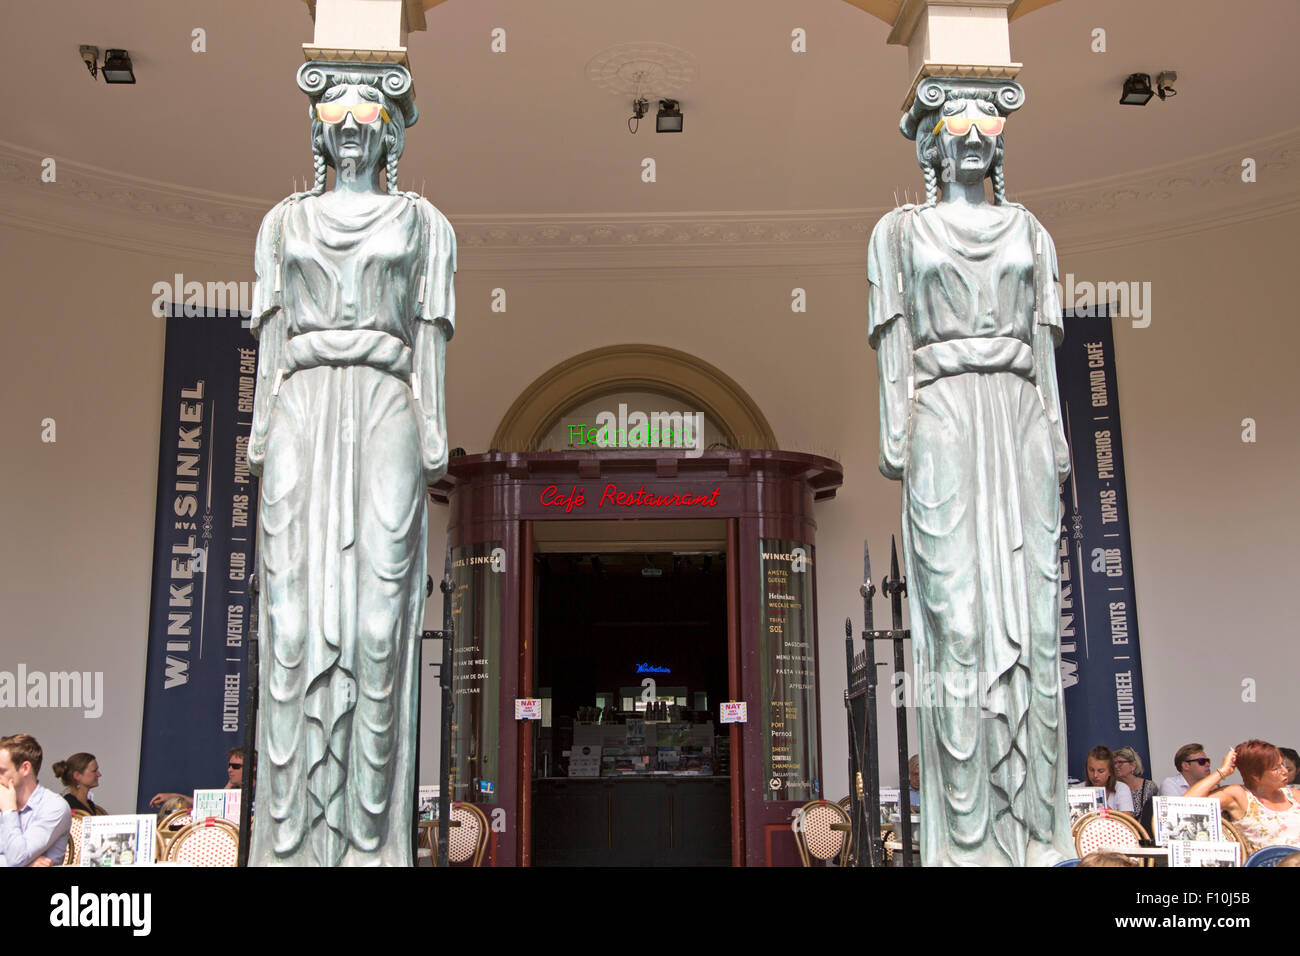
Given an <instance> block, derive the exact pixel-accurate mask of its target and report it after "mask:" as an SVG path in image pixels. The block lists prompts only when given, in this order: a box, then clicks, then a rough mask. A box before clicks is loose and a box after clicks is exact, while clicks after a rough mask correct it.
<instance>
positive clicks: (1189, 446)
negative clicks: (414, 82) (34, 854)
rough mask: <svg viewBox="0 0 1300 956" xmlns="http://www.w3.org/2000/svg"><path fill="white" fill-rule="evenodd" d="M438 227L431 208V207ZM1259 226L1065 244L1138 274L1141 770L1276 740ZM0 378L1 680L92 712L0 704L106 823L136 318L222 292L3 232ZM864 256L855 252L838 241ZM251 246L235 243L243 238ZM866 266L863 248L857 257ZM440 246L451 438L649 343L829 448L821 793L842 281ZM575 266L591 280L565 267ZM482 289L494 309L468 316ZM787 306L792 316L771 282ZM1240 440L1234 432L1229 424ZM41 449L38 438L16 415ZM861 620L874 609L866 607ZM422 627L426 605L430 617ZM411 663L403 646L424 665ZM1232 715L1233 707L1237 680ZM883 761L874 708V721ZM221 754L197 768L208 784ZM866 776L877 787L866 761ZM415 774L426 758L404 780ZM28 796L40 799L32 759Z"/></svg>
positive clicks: (151, 393)
mask: <svg viewBox="0 0 1300 956" xmlns="http://www.w3.org/2000/svg"><path fill="white" fill-rule="evenodd" d="M453 218H454V217H453ZM1285 223H1286V220H1285V219H1283V218H1280V217H1278V218H1273V219H1267V220H1258V221H1254V222H1247V223H1241V224H1236V225H1231V226H1227V227H1223V228H1219V229H1216V230H1213V231H1205V232H1198V233H1195V234H1190V235H1183V236H1180V237H1175V238H1170V239H1166V240H1164V241H1162V242H1159V243H1147V244H1143V245H1130V246H1125V247H1121V248H1114V249H1103V250H1098V251H1089V252H1082V253H1079V254H1077V255H1075V254H1071V253H1070V250H1069V249H1068V248H1066V247H1062V248H1061V250H1060V254H1061V261H1062V267H1063V269H1065V270H1068V271H1072V272H1074V274H1075V275H1076V277H1077V278H1079V279H1090V280H1123V279H1136V280H1139V281H1149V282H1151V284H1152V298H1153V304H1154V309H1153V320H1152V323H1151V326H1150V327H1149V328H1146V329H1133V328H1131V327H1127V326H1126V325H1123V324H1118V323H1117V326H1116V340H1117V345H1116V351H1117V361H1118V366H1119V389H1120V407H1121V414H1122V417H1123V428H1124V443H1125V451H1126V462H1125V464H1126V467H1127V471H1128V491H1129V503H1130V525H1131V530H1132V538H1133V551H1134V561H1135V578H1136V584H1137V598H1138V626H1139V633H1140V635H1141V648H1142V655H1143V660H1144V676H1145V679H1146V694H1147V706H1148V718H1149V723H1150V734H1151V743H1152V748H1153V751H1154V755H1155V756H1154V760H1153V763H1154V764H1155V767H1154V770H1153V771H1152V772H1153V774H1154V775H1155V776H1157V777H1162V776H1165V775H1167V774H1168V773H1170V772H1172V771H1171V770H1170V769H1169V762H1170V758H1171V757H1172V754H1173V751H1174V750H1175V749H1176V748H1177V747H1178V746H1179V745H1180V744H1181V743H1184V742H1186V741H1187V739H1189V738H1194V739H1197V740H1199V741H1200V742H1202V743H1204V744H1206V745H1207V746H1208V747H1209V748H1210V751H1211V755H1212V757H1213V758H1214V759H1215V760H1218V759H1219V757H1220V756H1221V755H1222V751H1223V750H1225V749H1226V748H1227V747H1228V746H1230V745H1232V744H1235V743H1237V742H1239V741H1241V740H1243V739H1245V738H1247V737H1249V736H1254V735H1262V736H1264V737H1265V738H1269V739H1274V740H1275V742H1278V743H1281V744H1291V745H1294V744H1296V743H1297V741H1296V740H1295V739H1287V735H1288V734H1289V733H1291V732H1292V728H1293V727H1294V726H1295V725H1294V720H1293V718H1292V716H1291V709H1290V707H1289V706H1288V705H1289V704H1290V695H1289V693H1288V692H1289V691H1290V689H1291V685H1292V684H1293V682H1294V675H1295V673H1296V670H1297V666H1296V665H1297V664H1298V663H1300V649H1298V648H1297V645H1296V643H1295V642H1294V641H1293V640H1292V639H1291V632H1292V631H1293V630H1294V628H1293V627H1289V626H1288V625H1289V599H1290V597H1291V594H1290V593H1289V592H1290V591H1291V590H1293V589H1294V581H1295V571H1294V568H1295V560H1294V558H1293V556H1292V554H1291V541H1293V540H1294V539H1295V537H1296V535H1297V532H1298V531H1300V517H1298V515H1300V509H1297V508H1296V506H1295V504H1294V497H1295V494H1296V492H1297V490H1300V489H1297V479H1296V475H1297V466H1298V465H1300V460H1298V459H1300V452H1298V451H1297V445H1296V441H1295V436H1296V435H1297V434H1300V421H1297V419H1298V418H1300V411H1298V403H1297V402H1296V401H1295V387H1294V386H1293V385H1292V384H1291V382H1292V380H1293V378H1292V369H1291V368H1290V365H1291V363H1292V356H1293V354H1294V353H1295V351H1296V349H1297V346H1300V332H1297V330H1296V326H1295V324H1294V319H1295V307H1294V305H1292V304H1291V301H1292V300H1291V296H1290V291H1291V290H1290V283H1288V282H1287V277H1288V275H1289V266H1290V263H1289V261H1288V259H1289V256H1288V252H1287V249H1288V243H1289V241H1290V237H1289V235H1288V234H1287V233H1286V232H1284V226H1285ZM2 243H3V244H2V245H0V262H2V263H3V265H0V270H2V273H0V274H2V275H3V277H4V279H5V288H6V289H7V290H8V295H9V302H8V307H9V309H8V315H9V318H8V321H7V323H6V324H7V326H8V327H7V329H6V331H7V334H8V344H9V347H10V350H11V351H10V355H11V358H10V362H9V368H8V369H6V375H5V376H4V379H3V384H2V385H0V389H2V391H3V402H0V437H2V438H3V441H4V446H3V447H4V448H5V456H4V461H5V475H6V478H5V492H6V493H5V495H4V498H3V505H2V507H3V522H4V523H3V526H4V527H5V528H6V529H7V532H8V534H7V535H6V536H5V539H4V543H3V546H0V595H2V599H3V607H4V610H5V620H4V639H3V650H2V652H0V670H10V671H12V670H15V669H16V667H17V664H18V663H19V662H21V663H24V664H26V665H27V667H28V668H29V669H30V670H67V669H71V668H76V669H78V670H89V671H103V672H104V680H105V689H104V693H105V697H106V702H105V706H104V712H103V715H102V716H101V717H99V718H97V719H88V718H86V717H84V716H82V715H81V714H79V713H74V712H68V711H59V710H43V711H25V710H24V711H17V712H8V711H0V731H3V732H6V733H7V732H13V731H17V730H26V731H29V732H31V733H33V734H35V735H36V736H37V737H38V738H39V739H40V740H41V742H42V743H43V744H44V746H45V747H46V752H47V756H46V765H47V767H48V766H49V765H50V764H52V763H53V762H54V761H55V760H56V759H60V758H62V757H63V756H66V755H67V754H69V753H72V752H74V751H77V750H89V751H91V752H94V753H96V754H97V756H98V757H99V760H100V765H101V768H102V769H103V770H104V774H105V776H104V780H103V783H102V785H101V788H100V791H99V793H98V794H97V796H98V798H99V801H100V802H101V803H102V804H103V805H104V806H107V807H109V808H110V809H112V810H127V809H129V808H130V807H131V806H132V805H133V803H134V798H135V778H136V765H137V762H138V758H139V739H140V718H141V710H142V695H143V686H144V662H145V640H146V633H147V628H148V614H149V586H150V561H151V549H152V543H153V532H154V526H153V522H154V516H153V508H154V500H155V494H156V487H155V483H156V478H157V451H158V414H159V396H160V393H161V387H162V369H161V364H162V356H163V325H162V323H161V321H159V320H157V319H154V318H152V317H151V316H150V314H149V306H150V303H151V301H152V295H151V292H150V287H151V286H152V284H153V283H154V282H156V281H159V280H162V279H169V278H170V276H171V275H172V273H174V272H178V271H179V272H184V273H185V274H186V275H187V277H190V276H192V277H194V278H200V279H205V280H206V279H208V278H213V279H225V278H241V277H247V276H239V275H237V274H234V275H227V274H226V273H231V272H232V270H231V269H230V268H229V267H223V269H222V273H221V274H213V271H214V270H213V267H211V265H210V264H206V263H204V262H201V261H195V260H185V259H178V258H172V257H163V256H158V255H151V254H145V253H136V252H127V251H124V250H119V249H114V248H111V247H109V246H107V245H104V244H100V243H92V242H88V241H83V240H79V239H70V238H64V237H60V236H55V235H49V234H46V233H44V232H36V231H18V230H14V229H10V228H6V231H5V233H4V235H3V241H2ZM864 245H865V243H864ZM250 247H251V243H250ZM863 258H864V259H865V248H864V256H863ZM474 263H475V259H474V256H473V255H472V254H470V252H469V250H465V251H464V252H463V254H462V258H461V265H462V273H461V275H460V277H459V278H458V282H457V297H458V300H459V316H458V322H457V326H458V332H457V334H456V337H455V339H454V340H453V341H452V343H451V345H450V347H449V351H448V368H449V372H448V414H449V419H450V422H451V434H450V439H451V444H452V446H453V447H454V446H456V445H460V446H463V447H465V448H466V449H468V450H470V451H480V450H484V449H485V448H486V445H487V443H488V441H489V439H490V437H491V435H492V432H493V430H494V429H495V427H496V426H497V424H498V422H499V421H500V418H501V416H502V415H503V414H504V413H505V411H506V409H507V408H509V406H510V404H511V402H513V400H514V398H515V397H516V395H517V393H518V391H519V390H520V389H521V388H523V387H525V386H526V385H527V384H528V383H529V382H531V381H532V380H533V379H535V378H536V377H537V376H538V375H539V374H541V373H542V372H544V371H545V370H547V369H548V368H550V367H551V366H553V365H555V364H556V363H558V362H560V361H562V360H564V359H566V358H568V357H570V356H572V355H574V354H575V353H578V352H582V351H585V350H587V349H591V348H596V347H599V346H603V345H613V344H618V343H625V342H652V343H656V344H661V345H665V346H669V347H673V348H678V349H683V350H688V351H692V352H694V353H695V354H697V355H699V356H700V357H702V358H703V359H705V360H706V361H708V362H711V363H713V364H715V365H716V366H718V367H719V368H720V369H722V370H723V371H724V372H725V373H726V374H728V375H729V376H731V377H732V378H734V379H735V380H736V381H737V382H738V383H739V384H740V385H741V386H742V387H743V388H745V389H746V390H748V392H749V394H750V395H751V397H752V398H753V399H754V400H755V401H756V402H757V403H758V405H759V406H760V407H761V408H762V410H763V412H764V414H765V415H766V416H767V418H768V420H769V422H770V423H771V424H772V427H773V429H774V430H775V432H776V434H777V437H778V439H779V440H780V442H781V444H782V446H783V447H785V448H789V449H792V450H800V451H810V452H816V453H822V454H830V455H833V456H834V457H836V458H837V459H838V460H839V461H840V462H841V463H842V464H843V465H844V474H845V481H844V487H843V488H842V489H841V491H840V493H839V495H838V496H837V497H836V498H835V499H834V500H832V501H829V502H825V503H823V504H821V505H819V506H818V512H817V515H818V522H819V526H820V531H819V534H818V552H819V553H818V567H819V579H818V590H819V607H818V612H819V617H820V631H821V651H820V653H821V674H820V676H821V702H822V719H823V726H822V734H823V756H824V761H825V766H826V767H827V771H826V773H827V778H826V790H827V793H828V795H829V796H831V797H832V798H834V797H838V796H840V795H842V794H843V793H845V792H847V771H846V769H845V761H846V759H847V758H846V749H845V730H844V711H843V706H842V703H841V691H842V690H843V686H844V684H843V682H844V674H843V643H842V635H843V631H842V623H843V620H844V618H845V617H846V616H851V617H852V618H853V621H854V629H855V632H856V631H857V630H859V629H860V628H861V613H862V605H861V600H860V599H859V597H858V592H857V588H858V585H859V583H860V576H861V551H862V539H863V537H864V536H865V537H867V538H869V539H870V541H871V544H872V550H873V555H874V562H873V564H874V567H875V568H876V569H877V577H878V578H879V577H880V576H881V572H882V571H883V568H884V566H885V563H884V562H885V561H886V558H887V554H888V542H889V536H890V535H891V534H893V533H896V529H897V526H898V505H899V498H898V486H897V485H896V484H895V483H892V482H889V481H886V480H885V479H884V478H882V477H881V476H880V475H879V473H878V472H877V471H876V455H877V441H878V428H877V419H876V375H875V356H874V353H873V352H871V351H870V349H869V348H868V346H867V344H866V321H865V312H866V282H865V278H864V277H863V276H862V275H861V274H860V273H852V274H850V273H848V272H846V271H844V270H838V269H825V268H794V267H790V268H763V269H744V268H741V267H726V268H708V267H705V268H683V269H680V270H678V271H676V272H675V273H673V272H668V271H664V270H647V271H646V272H645V273H644V275H641V274H632V275H631V276H628V275H627V274H626V273H624V274H621V275H619V276H618V277H603V278H602V277H600V276H599V275H598V274H597V277H596V278H590V277H589V276H584V275H582V274H579V273H558V272H557V273H555V274H553V275H547V276H538V275H537V274H535V273H533V274H531V275H529V276H528V277H526V278H511V277H510V276H508V275H494V274H491V273H490V272H487V271H484V270H480V269H476V268H475V264H474ZM589 275H590V274H589ZM502 286H504V287H506V288H507V290H508V293H509V299H508V302H509V306H508V311H507V312H506V313H504V314H502V313H493V312H491V311H490V309H489V303H490V301H491V290H492V289H493V288H497V287H502ZM794 287H802V288H804V289H806V290H807V296H808V311H807V312H806V313H802V314H799V313H792V312H791V309H790V302H791V289H793V288H794ZM1247 416H1250V417H1253V418H1254V419H1255V420H1256V422H1257V424H1258V436H1259V440H1258V441H1257V442H1256V443H1255V444H1243V443H1242V441H1241V439H1240V434H1241V424H1240V423H1241V420H1242V419H1243V418H1245V417H1247ZM46 417H53V418H55V419H56V421H57V429H58V432H57V435H58V440H57V442H55V443H54V444H45V443H42V442H41V440H40V433H41V424H40V423H41V420H42V419H44V418H46ZM444 533H445V511H444V510H443V509H441V508H439V507H437V506H434V507H432V509H431V512H430V555H431V564H430V567H431V569H438V568H441V560H442V549H443V542H444ZM885 613H886V605H885V604H884V602H883V600H878V602H877V614H878V615H884V614H885ZM439 622H440V611H439V609H438V608H437V606H436V602H435V603H434V604H431V606H430V614H429V617H428V618H427V625H426V626H429V627H436V626H438V624H439ZM430 659H432V658H431V657H430V656H428V655H426V660H430ZM424 671H425V673H426V678H427V680H428V681H429V682H428V683H426V687H425V689H426V693H425V696H424V719H423V724H422V726H423V731H424V733H423V738H422V739H423V747H422V750H423V759H424V761H425V766H426V767H428V768H432V767H434V766H435V764H434V763H433V760H434V743H435V741H436V738H437V723H436V720H437V706H436V692H435V691H434V690H433V683H432V677H431V673H432V672H431V671H430V670H429V669H428V668H424ZM1247 679H1250V680H1254V681H1255V682H1256V695H1257V697H1256V700H1255V701H1254V702H1253V703H1245V702H1243V700H1242V693H1243V689H1242V682H1243V681H1244V680H1247ZM881 745H882V748H883V750H882V753H883V754H884V760H883V761H882V762H883V763H884V764H885V766H890V765H892V760H891V759H890V757H889V754H890V753H891V748H892V747H893V725H892V715H891V716H889V717H887V719H886V721H885V725H884V726H883V727H882V734H881ZM221 763H222V761H221V760H220V755H214V756H213V771H212V775H211V780H209V781H195V782H194V783H208V784H219V783H220V782H221V781H222V779H223V777H222V767H221ZM885 776H886V778H887V782H888V778H890V777H891V776H892V775H890V774H889V772H888V771H886V772H885ZM422 777H423V778H424V779H425V780H430V781H431V780H433V779H434V775H433V772H432V770H428V771H426V772H425V773H424V774H422ZM42 782H44V783H45V784H46V785H47V786H48V785H52V784H53V779H52V775H51V774H49V772H48V770H46V771H43V772H42Z"/></svg>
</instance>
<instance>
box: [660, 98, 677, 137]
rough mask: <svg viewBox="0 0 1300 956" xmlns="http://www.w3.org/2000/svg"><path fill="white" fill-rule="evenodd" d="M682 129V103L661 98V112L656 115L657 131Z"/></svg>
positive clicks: (671, 131)
mask: <svg viewBox="0 0 1300 956" xmlns="http://www.w3.org/2000/svg"><path fill="white" fill-rule="evenodd" d="M681 131H682V110H681V104H680V103H678V102H677V101H676V100H660V101H659V114H658V115H657V116H656V117H655V132H656V133H680V132H681Z"/></svg>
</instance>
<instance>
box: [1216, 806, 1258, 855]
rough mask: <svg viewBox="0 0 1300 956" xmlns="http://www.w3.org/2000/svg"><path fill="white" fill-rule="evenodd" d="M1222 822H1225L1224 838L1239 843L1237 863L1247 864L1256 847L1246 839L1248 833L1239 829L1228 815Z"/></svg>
mask: <svg viewBox="0 0 1300 956" xmlns="http://www.w3.org/2000/svg"><path fill="white" fill-rule="evenodd" d="M1221 822H1222V824H1223V839H1224V840H1228V841H1231V842H1232V843H1235V844H1237V865H1238V866H1245V865H1246V858H1247V857H1249V856H1250V854H1251V851H1252V850H1254V849H1255V847H1254V846H1253V845H1252V844H1251V842H1250V841H1249V840H1247V839H1246V835H1245V834H1244V833H1242V832H1241V830H1239V829H1237V825H1236V824H1235V823H1233V822H1232V821H1231V820H1229V819H1228V818H1227V817H1226V816H1225V817H1224V818H1223V820H1222V821H1221Z"/></svg>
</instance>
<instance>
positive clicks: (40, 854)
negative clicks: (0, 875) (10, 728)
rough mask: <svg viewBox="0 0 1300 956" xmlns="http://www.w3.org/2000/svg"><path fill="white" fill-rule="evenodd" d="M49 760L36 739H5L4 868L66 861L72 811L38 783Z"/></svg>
mask: <svg viewBox="0 0 1300 956" xmlns="http://www.w3.org/2000/svg"><path fill="white" fill-rule="evenodd" d="M43 756H44V753H43V752H42V750H41V745H40V744H38V743H37V742H36V738H35V737H32V736H31V735H30V734H15V735H14V736H12V737H5V738H3V739H0V867H3V866H33V865H35V866H49V865H51V864H55V865H57V864H59V863H62V862H63V853H64V851H65V850H66V849H67V846H68V830H69V829H70V828H71V826H72V811H71V810H70V809H69V808H68V804H67V801H65V800H64V799H63V798H62V797H60V796H59V795H58V794H56V793H51V792H50V791H49V790H46V789H45V788H44V787H42V786H41V785H40V784H39V783H37V782H36V775H37V774H38V773H40V770H41V758H42V757H43ZM47 861H48V862H47Z"/></svg>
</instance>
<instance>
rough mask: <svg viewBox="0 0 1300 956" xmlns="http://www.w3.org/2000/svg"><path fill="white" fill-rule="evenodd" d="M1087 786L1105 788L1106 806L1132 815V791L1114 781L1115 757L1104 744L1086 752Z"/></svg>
mask: <svg viewBox="0 0 1300 956" xmlns="http://www.w3.org/2000/svg"><path fill="white" fill-rule="evenodd" d="M1088 786H1090V787H1105V788H1106V806H1108V807H1109V808H1110V809H1112V810H1121V811H1123V812H1124V813H1129V814H1131V813H1133V791H1131V790H1129V788H1128V785H1127V784H1125V783H1122V782H1120V781H1119V780H1116V779H1115V755H1114V754H1113V753H1111V751H1110V748H1109V747H1107V746H1106V745H1105V744H1098V745H1097V746H1095V747H1093V748H1092V749H1091V750H1089V751H1088Z"/></svg>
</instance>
